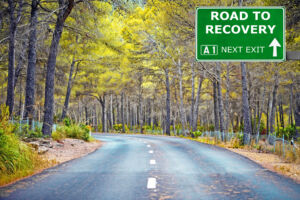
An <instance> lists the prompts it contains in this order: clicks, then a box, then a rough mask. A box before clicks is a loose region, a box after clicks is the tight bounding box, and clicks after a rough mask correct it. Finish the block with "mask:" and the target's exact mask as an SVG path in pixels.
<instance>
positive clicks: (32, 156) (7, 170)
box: [0, 105, 49, 185]
mask: <svg viewBox="0 0 300 200" xmlns="http://www.w3.org/2000/svg"><path fill="white" fill-rule="evenodd" d="M8 119H9V112H8V108H7V107H5V106H4V105H1V108H0V185H3V184H6V183H9V182H11V181H13V180H15V179H17V178H21V177H24V176H27V175H30V174H32V173H33V172H34V171H35V170H37V169H40V168H43V166H45V165H47V166H48V164H49V163H48V161H44V160H42V159H41V158H40V157H39V156H38V154H37V152H35V151H34V150H32V149H31V147H29V146H27V145H26V144H25V143H23V142H21V141H20V140H19V138H18V136H16V135H15V134H14V132H13V130H14V126H13V125H12V124H10V123H9V121H8Z"/></svg>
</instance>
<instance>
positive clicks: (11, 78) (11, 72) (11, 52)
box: [6, 0, 17, 116]
mask: <svg viewBox="0 0 300 200" xmlns="http://www.w3.org/2000/svg"><path fill="white" fill-rule="evenodd" d="M8 5H9V6H8V8H9V9H8V11H9V20H10V27H9V47H8V78H7V97H6V106H8V107H9V115H10V116H11V115H12V112H13V108H14V86H15V37H16V30H17V22H16V18H15V5H14V1H13V0H8Z"/></svg>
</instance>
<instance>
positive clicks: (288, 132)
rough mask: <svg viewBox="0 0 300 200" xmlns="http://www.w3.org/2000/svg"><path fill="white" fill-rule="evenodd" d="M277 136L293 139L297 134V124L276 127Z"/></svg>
mask: <svg viewBox="0 0 300 200" xmlns="http://www.w3.org/2000/svg"><path fill="white" fill-rule="evenodd" d="M275 134H276V137H279V138H282V137H283V136H284V138H285V139H292V138H293V136H295V134H296V127H295V125H288V126H287V127H284V128H283V127H279V129H278V128H277V127H276V128H275Z"/></svg>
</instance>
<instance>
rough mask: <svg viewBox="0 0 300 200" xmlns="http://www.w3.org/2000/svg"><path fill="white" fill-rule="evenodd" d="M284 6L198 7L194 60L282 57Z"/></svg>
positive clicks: (262, 59) (274, 59)
mask: <svg viewBox="0 0 300 200" xmlns="http://www.w3.org/2000/svg"><path fill="white" fill-rule="evenodd" d="M285 51H286V50H285V9H284V7H232V8H231V7H199V8H197V10H196V59H197V60H198V61H210V62H213V61H248V62H251V61H268V62H272V61H275V62H278V61H284V60H285Z"/></svg>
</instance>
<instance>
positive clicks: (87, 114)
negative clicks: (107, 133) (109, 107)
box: [84, 105, 89, 125]
mask: <svg viewBox="0 0 300 200" xmlns="http://www.w3.org/2000/svg"><path fill="white" fill-rule="evenodd" d="M84 111H85V124H86V125H89V113H88V107H87V106H86V105H85V106H84Z"/></svg>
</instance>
